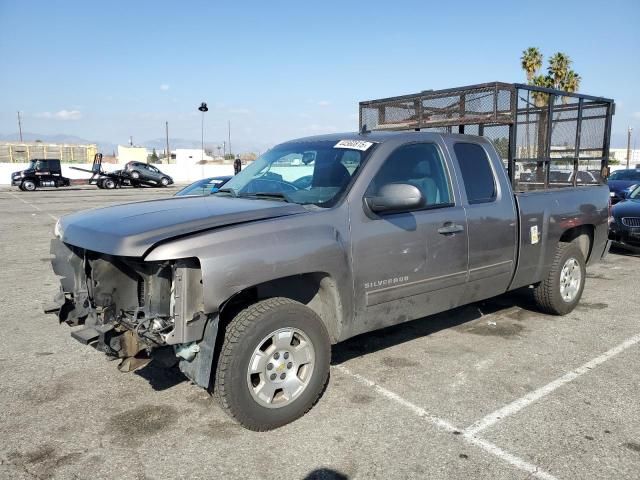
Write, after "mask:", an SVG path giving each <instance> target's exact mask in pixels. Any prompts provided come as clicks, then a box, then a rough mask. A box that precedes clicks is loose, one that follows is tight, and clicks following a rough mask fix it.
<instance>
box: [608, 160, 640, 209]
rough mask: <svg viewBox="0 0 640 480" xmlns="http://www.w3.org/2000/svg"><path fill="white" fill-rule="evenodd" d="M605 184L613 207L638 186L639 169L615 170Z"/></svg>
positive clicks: (639, 179)
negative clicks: (607, 185)
mask: <svg viewBox="0 0 640 480" xmlns="http://www.w3.org/2000/svg"><path fill="white" fill-rule="evenodd" d="M607 183H608V184H609V192H610V193H611V203H612V204H614V205H615V204H616V203H618V202H619V201H620V200H622V199H624V197H625V195H626V194H629V193H630V191H631V190H633V188H634V187H635V186H637V185H640V169H636V168H632V169H629V170H616V171H615V172H613V173H612V174H611V175H610V176H609V179H608V181H607Z"/></svg>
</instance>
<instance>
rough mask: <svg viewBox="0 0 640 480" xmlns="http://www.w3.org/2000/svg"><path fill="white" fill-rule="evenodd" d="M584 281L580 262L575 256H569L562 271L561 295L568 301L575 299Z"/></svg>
mask: <svg viewBox="0 0 640 480" xmlns="http://www.w3.org/2000/svg"><path fill="white" fill-rule="evenodd" d="M581 282H582V271H581V270H580V264H579V263H578V261H577V260H576V259H575V258H569V259H568V260H567V261H566V262H564V265H563V266H562V270H561V272H560V296H561V297H562V300H564V301H565V302H567V303H570V302H572V301H573V300H575V298H576V296H577V295H578V291H579V290H580V283H581Z"/></svg>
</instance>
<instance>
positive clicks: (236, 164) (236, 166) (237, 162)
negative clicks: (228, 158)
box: [233, 155, 242, 175]
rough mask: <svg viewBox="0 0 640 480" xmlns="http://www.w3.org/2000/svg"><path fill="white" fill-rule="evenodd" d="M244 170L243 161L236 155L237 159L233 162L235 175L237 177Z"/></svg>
mask: <svg viewBox="0 0 640 480" xmlns="http://www.w3.org/2000/svg"><path fill="white" fill-rule="evenodd" d="M240 170H242V161H241V160H240V155H236V159H235V160H234V161H233V171H234V175H237V174H239V173H240Z"/></svg>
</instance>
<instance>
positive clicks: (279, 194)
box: [241, 192, 289, 202]
mask: <svg viewBox="0 0 640 480" xmlns="http://www.w3.org/2000/svg"><path fill="white" fill-rule="evenodd" d="M241 197H257V198H260V197H262V198H275V199H278V200H282V201H285V202H288V201H289V199H288V198H287V197H286V196H285V194H284V193H282V192H256V193H246V194H243V195H241Z"/></svg>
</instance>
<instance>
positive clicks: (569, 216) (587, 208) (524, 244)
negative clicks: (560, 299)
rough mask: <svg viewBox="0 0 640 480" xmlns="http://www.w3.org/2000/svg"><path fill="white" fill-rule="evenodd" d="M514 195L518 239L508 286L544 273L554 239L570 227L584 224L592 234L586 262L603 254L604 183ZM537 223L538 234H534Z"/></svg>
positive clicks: (521, 284) (534, 280)
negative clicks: (511, 276) (514, 268)
mask: <svg viewBox="0 0 640 480" xmlns="http://www.w3.org/2000/svg"><path fill="white" fill-rule="evenodd" d="M514 196H515V200H516V207H517V209H518V214H519V215H518V218H519V228H518V235H519V239H518V257H517V265H516V270H515V274H514V277H513V280H512V281H511V285H510V287H509V289H510V290H513V289H515V288H520V287H524V286H526V285H530V284H532V283H537V282H539V281H540V280H542V279H543V278H544V277H545V276H546V275H547V272H548V271H549V269H550V268H551V265H552V263H553V258H554V253H555V251H556V245H557V242H558V241H561V236H562V232H564V231H566V230H567V229H569V228H573V227H578V226H583V231H584V232H585V233H586V234H588V235H590V236H591V240H592V241H591V245H590V248H589V249H588V252H587V260H588V263H591V262H593V261H597V260H599V259H600V258H601V257H602V255H603V254H604V252H605V249H606V246H607V232H608V218H609V212H608V207H606V206H607V205H608V203H609V188H608V187H607V186H606V185H590V186H584V187H570V188H558V189H554V190H538V191H530V192H522V193H515V194H514ZM603 206H604V207H603ZM536 227H537V232H538V233H537V236H538V238H535V237H536V233H535V230H536ZM563 240H564V239H563Z"/></svg>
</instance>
